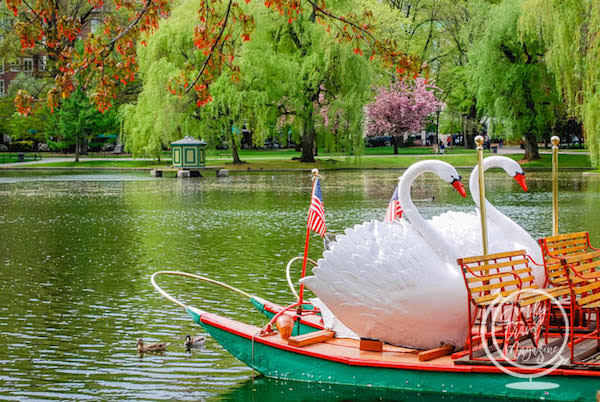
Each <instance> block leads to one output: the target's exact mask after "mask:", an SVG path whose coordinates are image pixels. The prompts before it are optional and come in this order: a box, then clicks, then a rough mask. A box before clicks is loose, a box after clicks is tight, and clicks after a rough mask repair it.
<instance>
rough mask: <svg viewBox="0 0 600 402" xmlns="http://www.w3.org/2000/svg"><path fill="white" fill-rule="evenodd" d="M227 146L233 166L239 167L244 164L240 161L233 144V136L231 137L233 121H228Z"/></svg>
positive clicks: (235, 146) (235, 145)
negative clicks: (228, 146) (228, 145)
mask: <svg viewBox="0 0 600 402" xmlns="http://www.w3.org/2000/svg"><path fill="white" fill-rule="evenodd" d="M229 144H230V146H231V156H232V157H233V164H234V165H240V164H242V163H244V162H243V161H242V160H241V159H240V155H239V153H238V148H237V144H236V143H235V136H234V135H233V121H231V120H230V121H229Z"/></svg>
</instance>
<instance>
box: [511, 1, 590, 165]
mask: <svg viewBox="0 0 600 402" xmlns="http://www.w3.org/2000/svg"><path fill="white" fill-rule="evenodd" d="M519 27H520V30H521V32H522V34H523V35H529V36H531V35H536V36H537V37H538V38H539V40H540V41H541V42H543V44H544V46H545V56H544V57H545V61H546V63H547V65H548V68H549V69H550V71H552V72H553V73H554V76H555V77H556V85H557V88H558V90H559V93H560V94H561V96H562V98H563V99H564V101H565V103H566V105H567V108H568V112H569V114H570V115H571V116H573V117H575V118H576V119H577V120H578V121H580V122H581V123H582V125H583V130H584V135H585V139H586V142H587V146H588V149H589V150H590V153H591V159H592V162H593V163H594V164H596V165H598V164H599V163H600V113H598V111H599V110H600V35H599V34H598V32H600V2H598V1H596V0H525V1H524V3H523V15H522V17H521V20H520V25H519Z"/></svg>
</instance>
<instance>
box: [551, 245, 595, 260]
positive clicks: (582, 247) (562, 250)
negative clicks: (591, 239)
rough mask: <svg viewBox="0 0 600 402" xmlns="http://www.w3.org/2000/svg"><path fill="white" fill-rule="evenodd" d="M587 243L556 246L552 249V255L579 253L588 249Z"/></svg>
mask: <svg viewBox="0 0 600 402" xmlns="http://www.w3.org/2000/svg"><path fill="white" fill-rule="evenodd" d="M587 248H588V247H587V243H586V244H581V245H579V246H572V247H565V248H554V249H553V250H551V251H550V253H551V254H552V256H560V257H562V256H564V255H565V254H578V252H581V251H584V250H587Z"/></svg>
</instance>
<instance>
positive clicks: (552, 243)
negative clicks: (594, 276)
mask: <svg viewBox="0 0 600 402" xmlns="http://www.w3.org/2000/svg"><path fill="white" fill-rule="evenodd" d="M538 243H539V244H540V247H541V249H542V255H543V258H544V261H543V264H544V270H545V272H546V286H565V285H568V282H567V278H566V276H565V272H564V269H563V265H562V262H561V258H562V257H572V256H576V255H580V254H585V253H588V252H592V251H600V249H597V248H595V247H592V245H591V244H590V235H589V233H588V232H574V233H565V234H560V235H555V236H549V237H544V238H541V239H539V240H538ZM573 280H574V281H578V279H576V278H574V279H573ZM564 307H565V308H566V309H568V310H569V309H570V308H571V304H570V303H567V304H566V305H565V306H564ZM575 308H576V309H577V310H576V312H571V311H570V310H569V315H570V316H571V318H572V320H571V327H572V328H573V329H575V330H577V331H587V329H588V321H589V317H586V315H585V314H583V311H582V310H581V309H578V308H577V306H575ZM551 315H552V318H551V320H550V326H551V328H552V329H553V330H559V331H560V330H562V329H563V328H564V322H563V321H562V318H561V317H560V315H559V312H558V310H556V309H554V310H553V311H552V312H551Z"/></svg>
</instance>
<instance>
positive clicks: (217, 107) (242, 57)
mask: <svg viewBox="0 0 600 402" xmlns="http://www.w3.org/2000/svg"><path fill="white" fill-rule="evenodd" d="M338 3H340V5H341V6H342V7H348V4H346V2H341V1H340V2H338ZM196 7H197V2H194V1H193V0H187V1H182V2H181V3H180V4H178V5H177V6H176V7H175V8H174V9H173V13H172V15H171V17H170V18H169V19H168V20H166V21H163V22H162V23H161V25H160V28H159V30H158V31H157V32H156V33H155V34H154V35H153V36H152V37H150V38H149V39H148V45H147V48H140V50H139V59H140V66H141V68H140V75H141V77H142V80H143V83H144V90H143V92H142V93H141V94H140V96H139V97H138V101H137V104H135V105H124V106H122V107H121V110H120V116H121V117H122V118H123V121H124V126H123V128H124V132H125V134H126V139H127V141H126V147H127V149H128V150H130V151H132V152H133V153H134V154H136V155H158V153H159V152H160V150H161V149H162V148H163V147H165V146H168V144H169V143H170V142H172V141H174V140H176V139H179V138H181V137H183V136H184V135H193V136H196V137H200V136H201V137H203V138H204V139H205V140H206V141H207V142H208V143H209V145H211V146H215V145H217V144H220V143H221V141H222V139H223V138H225V139H227V140H228V141H229V142H230V143H231V141H236V142H239V135H237V136H233V137H231V136H230V135H229V134H230V133H231V132H232V131H231V128H232V126H233V127H237V128H238V131H236V132H239V128H241V127H242V126H246V127H247V128H248V129H250V130H251V131H252V133H253V141H254V143H255V144H257V145H262V143H263V142H264V140H265V139H266V138H269V137H271V136H273V135H274V134H276V132H275V126H276V125H277V122H278V118H279V117H280V116H281V115H285V116H288V117H290V119H289V123H290V127H291V128H292V132H293V137H294V140H296V141H299V140H300V139H301V137H302V136H303V135H304V131H305V130H306V129H307V121H308V122H309V123H310V124H309V126H310V125H314V123H315V120H317V118H316V117H315V116H316V115H318V114H319V112H320V111H321V107H322V106H326V107H327V110H328V111H329V113H331V114H332V116H335V117H336V118H339V119H340V122H339V125H338V130H337V131H336V130H334V129H332V128H330V127H326V126H325V125H324V124H321V125H320V126H319V125H317V126H318V127H317V130H318V138H320V139H322V140H323V141H324V142H327V143H328V147H329V148H330V149H339V148H345V149H349V148H350V147H355V148H357V147H359V146H360V144H362V140H361V138H362V112H361V109H362V106H363V105H364V103H365V101H366V98H367V95H368V94H369V83H370V75H371V74H372V69H371V68H370V67H369V63H368V61H367V58H366V57H365V56H357V55H355V54H354V53H353V52H352V49H351V48H350V47H349V46H347V45H343V44H338V43H337V42H336V40H335V38H334V37H333V36H331V35H329V34H327V33H326V32H325V31H324V30H323V28H322V27H321V26H320V25H319V24H318V23H317V22H316V21H314V20H313V19H312V18H311V16H310V15H305V14H301V15H299V16H298V21H295V22H294V23H292V24H288V23H287V20H286V19H284V18H282V17H281V16H280V15H278V14H276V13H273V12H271V11H270V10H267V9H265V8H264V7H263V6H262V4H258V5H255V4H253V3H251V4H249V5H245V6H244V7H249V8H252V7H254V9H253V10H252V11H253V15H254V17H255V20H256V26H257V28H256V30H255V31H254V32H253V34H252V38H251V41H249V42H242V40H241V38H240V39H239V40H238V42H237V46H238V51H237V52H236V53H237V54H238V56H237V57H236V59H235V61H234V63H235V64H233V65H232V66H230V67H231V68H230V70H229V72H226V73H224V74H222V75H221V76H220V77H218V78H217V79H216V80H215V81H214V82H213V84H212V85H211V87H210V92H211V96H212V99H213V101H212V102H211V103H208V104H206V105H205V106H203V107H200V108H198V107H196V99H195V98H194V96H195V95H192V93H193V91H192V92H190V95H185V96H183V97H181V98H177V97H175V96H172V95H171V94H169V93H168V92H167V91H166V88H167V83H168V81H169V79H170V78H172V77H176V76H178V75H179V74H180V72H181V71H182V69H183V68H186V67H185V66H186V65H187V64H186V61H187V60H190V59H194V60H204V56H203V55H202V54H201V53H200V52H199V51H198V50H197V49H196V48H195V46H194V44H193V38H192V33H193V29H194V27H195V26H196V23H197V21H196V11H197V10H196ZM196 64H198V63H196ZM238 69H239V70H240V71H241V79H240V80H238V79H237V74H236V71H237V70H238ZM320 94H324V97H323V96H322V97H321V98H322V99H321V100H322V103H321V104H319V102H318V101H319V95H320ZM292 116H293V117H292Z"/></svg>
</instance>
